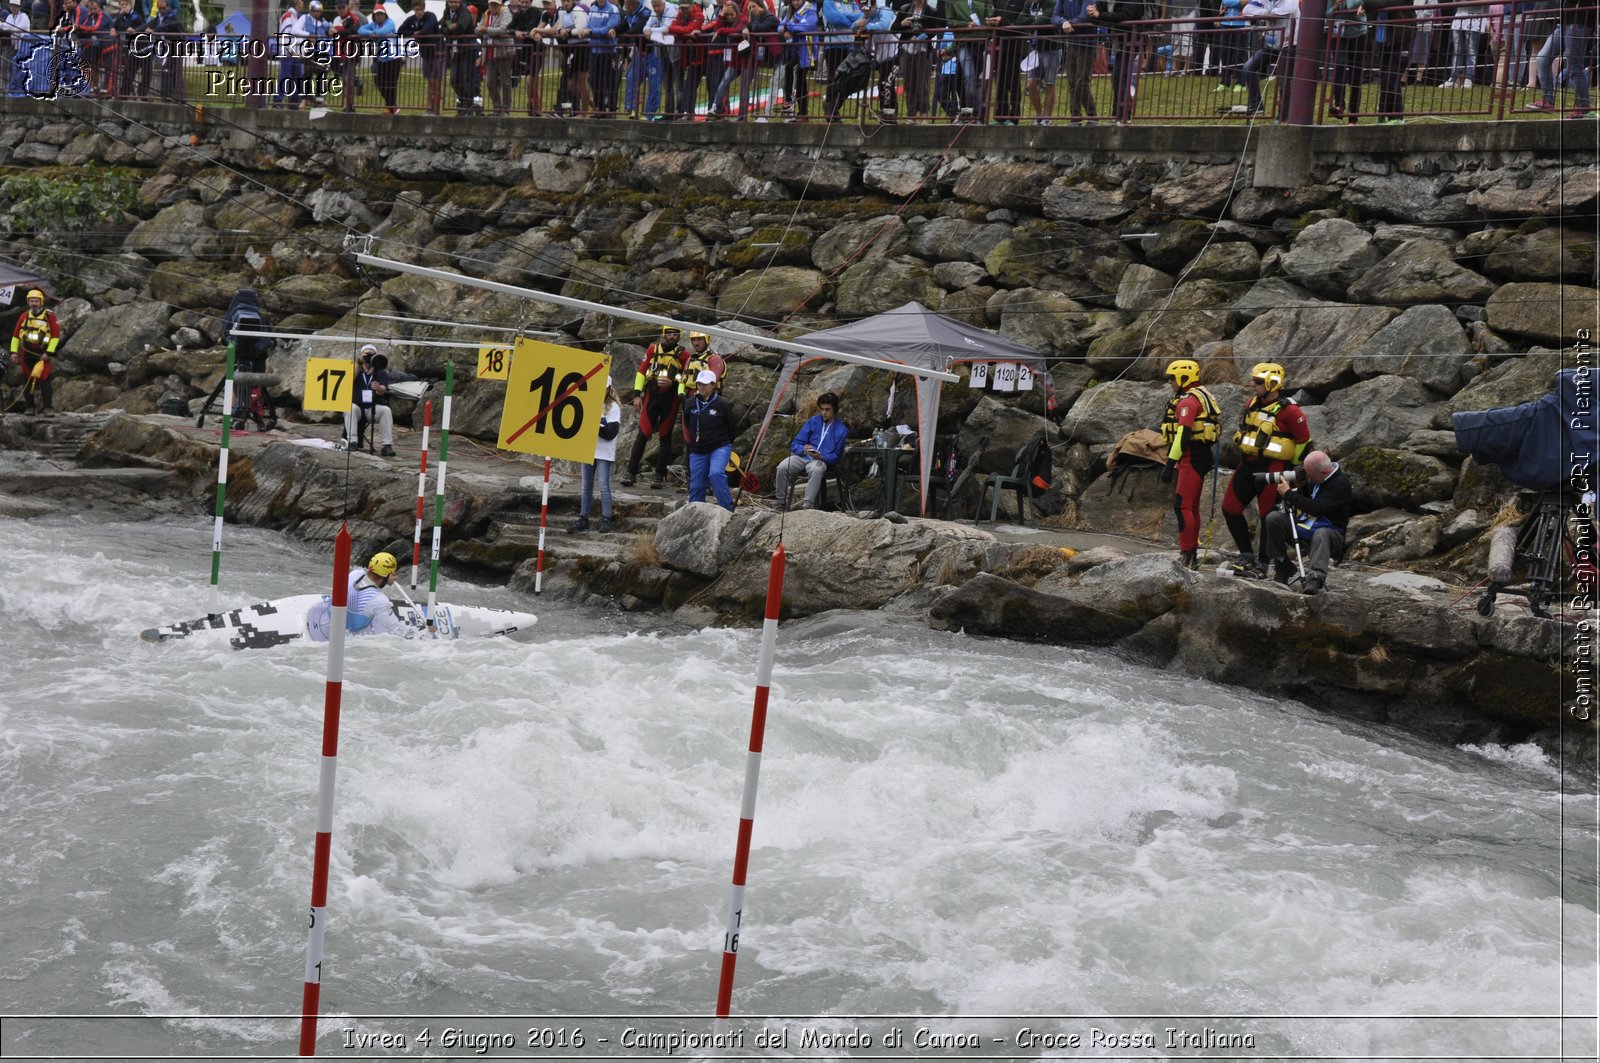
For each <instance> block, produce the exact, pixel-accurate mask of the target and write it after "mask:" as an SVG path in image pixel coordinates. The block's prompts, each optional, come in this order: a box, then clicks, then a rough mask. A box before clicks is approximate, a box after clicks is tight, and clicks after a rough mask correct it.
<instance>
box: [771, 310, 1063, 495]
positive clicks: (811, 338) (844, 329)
mask: <svg viewBox="0 0 1600 1063" xmlns="http://www.w3.org/2000/svg"><path fill="white" fill-rule="evenodd" d="M805 342H806V343H807V344H809V345H810V346H812V347H822V348H824V349H828V350H836V351H840V352H842V353H846V354H867V355H871V356H872V357H874V358H881V359H883V360H885V361H890V362H901V363H904V364H905V365H907V366H915V367H917V368H919V369H942V370H946V371H949V370H953V369H954V367H955V366H957V365H959V364H961V363H974V362H1001V363H1005V362H1010V363H1016V364H1020V365H1026V366H1027V367H1028V368H1029V369H1031V370H1032V371H1033V373H1034V376H1035V378H1036V380H1037V381H1038V383H1039V385H1042V386H1043V387H1044V390H1045V407H1046V409H1047V410H1049V409H1050V408H1052V407H1053V406H1054V405H1055V402H1054V398H1055V388H1054V387H1053V386H1052V384H1051V382H1050V374H1049V373H1048V372H1046V370H1045V359H1044V355H1042V354H1040V353H1039V352H1038V351H1035V350H1033V349H1032V348H1030V347H1024V346H1022V345H1021V344H1019V343H1012V342H1011V341H1010V340H1008V339H1005V338H1003V337H1000V336H997V335H995V334H994V333H992V332H986V331H984V330H983V329H980V328H975V327H973V326H972V325H967V324H963V323H962V322H960V321H957V320H955V319H954V318H950V317H945V316H944V315H943V314H937V313H934V312H933V311H932V310H929V309H928V308H927V307H925V306H923V305H922V304H921V303H918V302H915V301H913V302H909V303H907V304H905V305H904V306H900V307H896V308H895V309H893V310H890V311H887V312H885V313H882V314H878V315H876V316H874V317H869V318H865V319H863V320H861V321H856V322H853V323H851V324H849V325H840V326H839V327H838V328H831V329H824V330H823V331H821V332H813V333H811V334H810V335H808V336H806V337H805ZM819 360H820V359H817V358H807V357H804V356H802V355H798V354H790V355H788V356H787V357H786V358H785V359H784V362H783V368H782V369H781V370H780V371H779V374H778V381H777V384H776V386H774V387H773V389H772V401H771V402H770V403H769V404H768V405H767V415H766V417H764V418H762V421H761V431H760V432H759V433H758V434H757V436H756V445H755V448H754V449H756V450H759V449H760V447H761V441H762V440H763V439H765V438H766V434H767V426H768V425H769V424H771V423H772V417H773V414H775V413H776V412H777V409H778V403H779V401H781V399H782V398H783V393H784V391H785V390H787V389H788V387H789V383H790V381H792V380H793V379H794V375H795V373H796V372H797V371H798V370H799V369H800V367H801V366H802V365H805V364H806V363H808V362H813V361H819ZM916 385H917V446H918V448H919V453H918V455H917V456H918V458H920V459H921V460H920V462H919V468H920V472H921V478H920V480H919V482H920V484H921V487H922V495H921V498H922V501H921V506H922V511H923V515H926V514H927V508H928V481H929V479H930V478H931V477H932V475H933V457H934V455H933V445H934V430H935V427H936V426H937V425H938V423H939V382H938V381H937V380H927V379H922V378H919V379H918V380H917V382H916ZM1036 386H1037V385H1036Z"/></svg>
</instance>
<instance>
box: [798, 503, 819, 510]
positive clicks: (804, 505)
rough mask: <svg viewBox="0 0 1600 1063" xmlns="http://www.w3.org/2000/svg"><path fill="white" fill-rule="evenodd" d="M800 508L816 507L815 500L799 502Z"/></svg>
mask: <svg viewBox="0 0 1600 1063" xmlns="http://www.w3.org/2000/svg"><path fill="white" fill-rule="evenodd" d="M800 508H801V509H816V508H817V504H816V503H815V502H801V503H800Z"/></svg>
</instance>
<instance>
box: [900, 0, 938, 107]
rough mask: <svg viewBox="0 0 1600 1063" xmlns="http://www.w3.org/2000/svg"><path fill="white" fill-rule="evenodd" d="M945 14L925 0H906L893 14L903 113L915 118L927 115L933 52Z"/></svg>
mask: <svg viewBox="0 0 1600 1063" xmlns="http://www.w3.org/2000/svg"><path fill="white" fill-rule="evenodd" d="M944 26H945V22H944V17H943V16H942V15H940V14H939V12H938V10H937V9H935V8H933V7H931V6H930V5H929V4H928V0H909V2H907V3H905V4H903V5H902V6H901V7H900V9H899V11H898V12H897V13H896V15H895V22H894V31H895V32H896V33H898V34H899V35H900V84H901V86H902V88H903V91H904V95H905V104H906V113H907V114H909V115H911V116H912V117H914V118H920V117H922V116H924V115H927V114H930V113H931V111H930V110H929V104H930V101H931V95H930V94H931V93H932V91H933V66H934V58H935V56H934V53H935V51H936V49H937V46H938V40H939V31H940V30H942V29H944Z"/></svg>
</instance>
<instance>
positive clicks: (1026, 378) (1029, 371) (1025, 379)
mask: <svg viewBox="0 0 1600 1063" xmlns="http://www.w3.org/2000/svg"><path fill="white" fill-rule="evenodd" d="M1017 390H1018V391H1032V390H1033V367H1032V366H1030V365H1027V364H1025V363H1023V362H1018V363H1017Z"/></svg>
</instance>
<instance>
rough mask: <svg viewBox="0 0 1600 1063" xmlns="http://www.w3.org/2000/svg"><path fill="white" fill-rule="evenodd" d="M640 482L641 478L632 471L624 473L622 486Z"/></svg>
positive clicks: (630, 485)
mask: <svg viewBox="0 0 1600 1063" xmlns="http://www.w3.org/2000/svg"><path fill="white" fill-rule="evenodd" d="M638 482H639V478H638V477H637V476H635V475H634V474H633V473H631V472H630V473H626V474H624V476H623V477H622V486H623V487H632V486H633V485H634V484H636V483H638Z"/></svg>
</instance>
